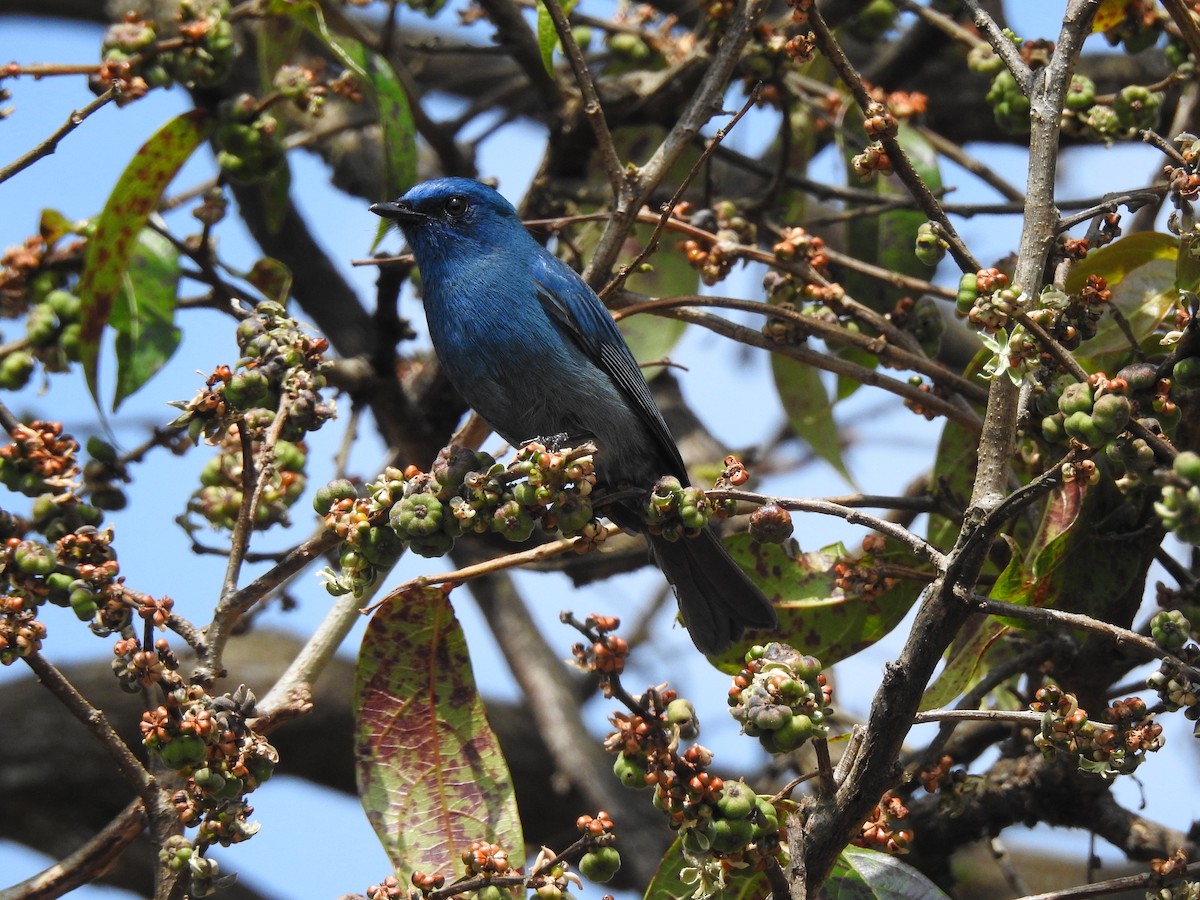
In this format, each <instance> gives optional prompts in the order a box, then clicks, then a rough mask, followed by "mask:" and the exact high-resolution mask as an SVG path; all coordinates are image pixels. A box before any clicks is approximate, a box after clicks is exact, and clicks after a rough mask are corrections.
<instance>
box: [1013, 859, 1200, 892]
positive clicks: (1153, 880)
mask: <svg viewBox="0 0 1200 900" xmlns="http://www.w3.org/2000/svg"><path fill="white" fill-rule="evenodd" d="M1184 871H1185V872H1186V874H1188V875H1195V874H1196V873H1197V872H1200V863H1192V864H1191V865H1189V866H1188V867H1187V868H1186V869H1185V870H1184ZM1160 880H1161V876H1159V875H1156V874H1155V873H1153V872H1146V873H1145V874H1143V875H1123V876H1122V877H1120V878H1110V879H1108V880H1107V881H1097V882H1094V883H1092V884H1081V885H1077V886H1076V887H1069V888H1063V889H1062V890H1060V891H1049V892H1047V893H1045V894H1028V895H1026V896H1024V897H1021V898H1019V900H1083V898H1085V897H1103V896H1104V895H1105V894H1121V893H1124V892H1126V891H1139V890H1142V889H1143V888H1148V887H1153V886H1155V885H1157V884H1158V883H1159V882H1160Z"/></svg>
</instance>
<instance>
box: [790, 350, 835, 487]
mask: <svg viewBox="0 0 1200 900" xmlns="http://www.w3.org/2000/svg"><path fill="white" fill-rule="evenodd" d="M771 372H772V374H774V376H775V388H776V390H777V391H778V392H779V400H780V402H781V403H782V404H783V409H784V412H786V413H787V417H788V422H789V424H790V425H791V426H792V430H793V431H794V432H795V433H796V434H797V436H799V438H800V439H801V440H803V441H804V442H805V443H807V444H808V446H809V447H811V448H812V451H813V453H815V454H816V455H817V456H818V457H820V458H821V459H823V460H825V462H827V463H829V464H830V465H831V466H833V467H834V468H835V469H837V471H838V473H839V474H840V475H841V476H842V477H843V478H845V479H846V480H847V481H850V482H853V479H852V478H851V477H850V472H849V471H848V470H847V469H846V463H845V461H844V460H843V459H842V436H841V433H840V432H839V431H838V427H837V422H836V421H834V418H833V404H832V403H831V402H830V400H829V391H827V390H826V388H825V385H824V384H823V383H822V381H821V373H820V372H818V371H817V370H816V369H814V368H813V367H812V366H810V365H807V364H805V363H802V362H799V361H798V360H795V359H791V358H790V357H787V356H783V355H782V354H779V353H774V354H772V355H771Z"/></svg>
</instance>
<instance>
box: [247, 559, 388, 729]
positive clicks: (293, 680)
mask: <svg viewBox="0 0 1200 900" xmlns="http://www.w3.org/2000/svg"><path fill="white" fill-rule="evenodd" d="M388 571H391V570H390V569H388ZM386 574H387V573H386V572H380V573H379V574H378V576H377V578H376V580H375V583H374V584H373V585H372V586H371V587H370V588H369V589H368V590H367V591H366V593H365V594H364V595H363V596H361V597H356V596H354V595H353V594H343V595H342V596H341V597H338V598H336V599H335V600H334V601H333V605H332V606H330V608H329V612H327V613H326V614H325V618H324V619H322V620H321V624H320V625H318V626H317V630H316V631H314V632H313V634H312V637H310V638H309V639H308V640H307V641H306V642H305V644H304V646H303V647H302V648H301V649H300V652H299V653H297V654H296V656H295V658H294V659H293V660H292V661H291V663H290V664H289V665H288V667H287V670H286V671H285V672H284V673H283V674H282V675H280V676H279V678H278V679H277V680H276V681H275V683H274V684H273V685H272V686H271V689H270V690H269V691H267V695H266V696H265V697H263V698H262V700H260V701H259V702H258V704H257V710H258V714H259V716H260V717H261V720H260V721H257V722H255V723H254V728H255V730H256V731H262V732H264V733H265V732H266V731H268V730H270V729H271V728H274V727H275V726H276V725H278V724H280V723H281V722H284V721H287V720H288V719H290V718H293V717H294V716H297V715H300V714H302V713H304V712H306V711H307V710H308V708H309V707H310V706H311V705H312V686H313V684H314V683H315V682H316V680H317V678H318V677H320V675H321V673H322V672H324V671H325V667H326V666H328V665H329V663H330V661H331V660H332V659H333V658H334V656H335V655H336V653H337V650H338V648H339V647H340V646H341V645H342V642H343V641H344V640H345V639H346V635H348V634H349V633H350V632H351V630H353V628H354V626H355V625H356V624H358V622H360V621H361V620H362V615H361V607H362V605H363V601H364V600H366V601H370V599H371V597H373V596H374V595H375V593H377V592H378V591H379V589H380V588H381V587H382V586H383V582H384V578H385V576H386Z"/></svg>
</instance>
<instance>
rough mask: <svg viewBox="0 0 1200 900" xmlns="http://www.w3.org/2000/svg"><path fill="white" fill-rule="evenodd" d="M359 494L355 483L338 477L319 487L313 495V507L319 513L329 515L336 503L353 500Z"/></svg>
mask: <svg viewBox="0 0 1200 900" xmlns="http://www.w3.org/2000/svg"><path fill="white" fill-rule="evenodd" d="M357 496H358V491H357V490H356V489H355V487H354V483H353V482H352V481H350V480H349V479H346V478H338V479H335V480H334V481H331V482H329V484H327V485H324V486H323V487H320V488H317V493H316V496H314V497H313V509H314V510H315V511H316V513H317V515H320V516H324V515H328V513H329V511H330V510H331V509H333V506H334V504H335V503H338V502H340V501H342V500H353V499H355V498H356V497H357Z"/></svg>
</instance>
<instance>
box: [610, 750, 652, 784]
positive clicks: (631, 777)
mask: <svg viewBox="0 0 1200 900" xmlns="http://www.w3.org/2000/svg"><path fill="white" fill-rule="evenodd" d="M613 774H614V775H616V776H617V778H619V779H620V780H621V784H623V785H625V787H627V788H644V787H646V763H645V761H644V760H640V759H637V758H636V757H631V756H627V755H626V754H624V753H618V754H617V758H616V760H615V761H614V762H613Z"/></svg>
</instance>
